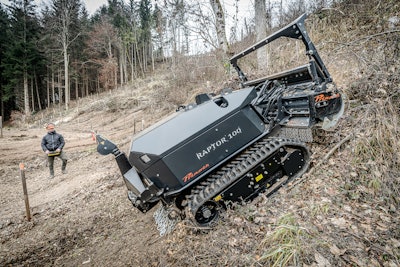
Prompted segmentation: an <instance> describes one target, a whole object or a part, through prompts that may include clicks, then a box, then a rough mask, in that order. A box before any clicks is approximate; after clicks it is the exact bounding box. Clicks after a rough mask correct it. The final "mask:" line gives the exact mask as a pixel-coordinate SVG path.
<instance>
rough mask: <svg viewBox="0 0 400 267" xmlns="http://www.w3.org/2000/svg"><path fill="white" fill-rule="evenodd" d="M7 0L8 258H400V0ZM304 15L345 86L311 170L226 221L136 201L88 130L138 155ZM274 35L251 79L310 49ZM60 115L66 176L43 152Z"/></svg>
mask: <svg viewBox="0 0 400 267" xmlns="http://www.w3.org/2000/svg"><path fill="white" fill-rule="evenodd" d="M10 2H11V3H10V4H9V5H2V6H1V23H0V24H1V26H0V27H1V33H2V34H1V35H0V38H1V42H0V59H1V65H0V78H1V83H0V84H1V99H2V101H1V102H2V117H3V119H6V122H5V123H4V125H3V126H4V127H3V128H2V130H3V131H2V136H1V137H0V187H1V189H2V193H1V194H0V266H96V267H97V266H157V267H167V266H204V267H209V266H254V267H258V266H304V267H306V266H309V267H319V266H321V267H322V266H326V267H327V266H346V267H347V266H374V267H375V266H376V267H381V266H383V267H395V266H400V228H399V222H400V213H399V210H400V198H399V195H400V190H399V189H400V181H399V177H400V157H399V155H400V141H399V136H400V3H399V1H398V0H371V1H364V0H308V1H306V0H287V1H284V0H282V1H272V0H254V1H244V0H237V1H228V0H224V1H222V0H204V1H189V0H165V1H150V0H147V1H146V0H140V1H139V0H135V1H127V0H125V1H120V0H109V1H108V3H107V4H106V5H104V6H103V7H101V8H100V9H99V10H97V12H95V13H94V14H90V15H89V14H88V12H87V11H86V10H85V4H84V2H83V1H81V2H79V1H77V0H69V1H65V0H51V1H48V3H49V6H48V7H43V8H42V7H41V8H39V7H36V6H35V5H34V3H36V1H35V2H34V1H28V0H24V1H10ZM245 3H249V4H248V6H247V7H245V8H244V7H243V4H245ZM243 11H246V12H249V13H248V14H246V16H243V15H242V14H241V12H243ZM303 13H308V17H307V19H306V20H305V28H306V29H307V32H308V34H309V36H310V37H311V39H312V42H313V43H314V44H315V46H316V48H317V50H318V53H319V55H320V57H321V58H322V59H323V62H324V64H325V65H326V67H327V69H328V70H329V73H330V74H331V77H332V80H333V82H334V83H335V84H336V86H337V87H338V88H340V90H341V92H342V93H343V97H344V103H345V109H344V113H343V115H342V117H341V118H340V119H339V120H338V123H337V125H336V127H335V128H334V129H333V130H331V131H320V129H316V131H313V140H312V142H309V143H307V147H309V149H310V152H311V156H310V164H309V168H308V169H307V172H306V173H304V174H303V175H302V176H301V177H300V178H297V179H294V180H293V181H290V182H289V183H288V184H287V185H285V186H284V187H282V188H280V189H279V190H278V191H277V192H275V193H274V194H272V195H271V196H266V195H264V194H261V195H260V196H259V197H257V198H255V199H254V200H253V201H251V202H248V203H247V202H246V203H244V205H237V206H235V207H234V208H232V209H230V208H228V209H226V210H225V211H224V212H223V213H221V221H219V222H218V224H217V225H216V226H215V227H213V228H210V229H208V228H207V229H206V228H201V229H199V228H198V227H194V226H193V224H191V223H190V222H188V220H186V219H184V220H182V221H181V222H179V223H178V224H177V225H176V227H175V229H174V231H172V232H171V233H169V234H166V235H164V236H160V232H159V230H158V229H157V225H156V223H155V218H154V217H153V216H154V214H155V213H156V210H155V209H156V208H154V210H149V211H148V212H147V213H142V212H141V211H139V210H138V209H136V208H134V207H133V206H132V203H131V201H129V199H128V198H127V188H126V184H125V182H124V180H123V179H122V177H121V173H120V170H119V168H118V166H117V164H116V162H115V160H114V159H113V157H112V156H111V155H108V156H102V155H100V154H99V153H98V152H97V150H96V142H95V140H93V136H92V135H91V133H92V132H93V131H96V132H97V133H99V134H101V135H102V136H105V137H107V138H108V139H109V140H112V141H113V142H114V143H115V144H117V145H118V147H119V148H120V149H121V151H124V152H127V151H130V148H131V146H130V144H132V139H133V138H135V137H132V135H133V136H140V135H141V134H143V133H145V131H143V132H142V130H145V129H148V128H149V127H152V126H157V124H158V123H159V122H164V121H165V119H166V118H168V117H170V116H173V115H175V114H178V113H179V112H176V111H177V108H178V107H179V106H180V105H182V104H183V105H187V106H190V104H191V103H193V102H194V100H195V97H196V96H197V95H199V94H201V93H207V94H211V93H212V94H215V95H219V94H220V93H221V91H223V89H225V88H232V89H233V90H232V91H233V92H236V91H238V92H240V91H241V90H236V89H237V87H239V86H240V81H239V79H238V78H237V76H238V75H237V74H236V73H233V71H232V68H230V66H229V58H232V55H235V54H237V53H240V52H241V51H243V50H244V49H245V48H248V47H250V46H253V45H254V44H255V43H257V40H259V39H260V38H264V37H265V36H268V35H269V34H271V33H272V32H274V30H275V29H279V28H281V27H283V26H286V25H287V24H288V23H289V22H291V21H293V19H296V18H297V17H298V16H299V15H301V14H303ZM276 41H277V47H273V49H270V48H268V49H267V51H263V52H262V53H261V54H258V53H254V54H256V55H254V56H253V55H252V57H250V58H249V59H245V62H243V63H244V64H240V66H241V67H242V66H243V71H246V75H247V77H249V78H251V79H253V78H255V79H257V78H258V77H257V76H259V75H263V76H264V75H265V72H268V71H269V70H272V71H274V73H275V71H276V70H278V71H279V69H281V68H284V69H288V68H292V65H295V66H296V65H297V63H298V61H300V60H302V58H303V57H306V55H307V52H308V51H304V49H303V46H298V44H297V43H296V42H297V41H298V40H294V41H295V42H294V43H289V42H287V39H284V38H282V40H276ZM289 45H294V48H295V49H294V51H295V53H294V54H289V53H287V50H288V49H287V48H289V47H288V46H289ZM260 50H261V49H260ZM241 63H242V62H241ZM297 66H298V65H297ZM3 114H4V115H3ZM206 115H207V114H205V116H206ZM49 121H51V122H54V123H55V124H56V127H57V132H59V133H62V134H63V136H64V137H65V140H66V145H65V151H66V153H68V157H69V159H68V166H67V170H68V173H67V174H62V173H61V168H60V167H61V162H60V161H57V162H55V167H56V169H55V178H54V179H48V165H47V159H46V158H45V155H44V154H43V151H42V150H41V147H40V139H41V137H42V136H43V135H44V134H45V129H44V127H43V126H44V125H45V123H47V122H49ZM158 125H159V124H158ZM20 163H24V166H25V174H26V183H27V190H28V194H29V203H30V207H31V217H32V218H31V220H28V216H27V215H26V210H25V208H26V206H25V205H24V195H23V192H22V186H21V177H20V173H19V170H20V169H18V166H21V165H19V164H20ZM25 196H27V195H25ZM25 203H26V202H25Z"/></svg>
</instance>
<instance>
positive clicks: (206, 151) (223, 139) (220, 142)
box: [196, 127, 242, 160]
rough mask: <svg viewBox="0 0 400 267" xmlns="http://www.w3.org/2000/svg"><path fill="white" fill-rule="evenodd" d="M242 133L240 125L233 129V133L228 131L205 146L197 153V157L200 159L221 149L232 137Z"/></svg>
mask: <svg viewBox="0 0 400 267" xmlns="http://www.w3.org/2000/svg"><path fill="white" fill-rule="evenodd" d="M241 133H242V129H241V128H240V127H238V128H237V129H235V130H233V131H232V132H231V133H228V134H226V135H224V136H223V137H221V138H220V139H218V140H217V141H215V142H213V143H211V144H209V145H208V146H207V147H205V148H204V149H203V150H202V151H199V152H197V153H196V157H197V159H198V160H201V159H202V158H203V157H204V156H207V155H208V154H210V153H212V152H213V151H215V150H217V149H219V148H220V147H222V146H223V145H224V144H226V143H229V142H230V141H231V140H232V139H234V138H235V137H237V136H238V135H240V134H241Z"/></svg>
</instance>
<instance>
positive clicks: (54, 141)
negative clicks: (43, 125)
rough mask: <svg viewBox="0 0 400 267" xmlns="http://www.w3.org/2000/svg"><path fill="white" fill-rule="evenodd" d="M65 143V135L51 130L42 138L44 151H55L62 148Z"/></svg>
mask: <svg viewBox="0 0 400 267" xmlns="http://www.w3.org/2000/svg"><path fill="white" fill-rule="evenodd" d="M64 145H65V142H64V137H63V136H62V135H61V134H58V133H56V131H54V132H49V133H47V134H46V135H45V136H43V138H42V149H43V151H46V150H48V151H55V150H57V149H60V150H62V149H63V147H64Z"/></svg>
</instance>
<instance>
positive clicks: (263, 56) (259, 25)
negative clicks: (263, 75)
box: [254, 0, 267, 70]
mask: <svg viewBox="0 0 400 267" xmlns="http://www.w3.org/2000/svg"><path fill="white" fill-rule="evenodd" d="M254 14H255V18H254V21H255V27H256V39H257V40H256V41H260V40H261V39H263V38H265V37H266V35H267V16H266V7H265V0H255V2H254ZM266 51H267V50H266V47H265V46H264V47H262V48H260V49H258V50H257V64H258V69H260V70H264V69H266V67H267V52H266Z"/></svg>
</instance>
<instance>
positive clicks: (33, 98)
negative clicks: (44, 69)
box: [31, 77, 35, 113]
mask: <svg viewBox="0 0 400 267" xmlns="http://www.w3.org/2000/svg"><path fill="white" fill-rule="evenodd" d="M31 96H32V99H31V100H32V112H33V113H34V112H35V94H34V93H33V77H32V78H31Z"/></svg>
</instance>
